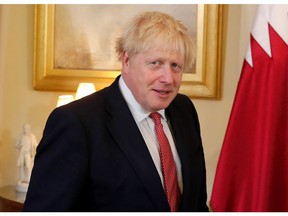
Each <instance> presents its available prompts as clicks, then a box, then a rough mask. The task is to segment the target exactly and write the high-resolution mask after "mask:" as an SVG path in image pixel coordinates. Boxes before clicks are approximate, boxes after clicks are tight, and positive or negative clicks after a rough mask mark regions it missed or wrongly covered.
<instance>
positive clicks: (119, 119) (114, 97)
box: [106, 79, 169, 211]
mask: <svg viewBox="0 0 288 216" xmlns="http://www.w3.org/2000/svg"><path fill="white" fill-rule="evenodd" d="M108 94H109V96H108V98H109V99H108V101H107V104H106V108H107V111H108V112H109V113H110V115H111V120H110V121H109V122H108V123H107V127H108V128H109V130H110V132H111V134H112V136H114V138H115V140H116V142H117V144H118V145H119V146H120V148H121V150H122V151H123V153H124V154H125V156H126V157H127V159H128V160H129V162H130V164H131V166H132V167H133V169H134V171H135V172H136V173H137V175H138V177H139V179H140V181H141V182H142V183H143V185H144V186H145V188H146V190H147V193H148V194H149V196H150V197H151V199H152V200H153V202H154V203H155V206H156V207H157V208H158V209H159V210H160V211H165V210H169V205H168V202H167V199H166V196H165V193H164V190H163V189H162V184H161V180H160V178H159V175H158V172H157V170H156V168H155V165H154V163H153V160H152V158H151V156H150V153H149V150H148V148H147V146H146V144H145V141H144V139H143V138H142V135H141V133H140V131H139V129H138V127H137V124H136V123H135V121H134V118H133V116H132V114H131V112H130V110H129V108H128V106H127V104H126V102H125V100H124V98H123V96H122V94H121V92H120V89H119V87H118V79H117V80H116V81H115V82H114V83H113V84H112V86H111V87H110V89H109V92H108Z"/></svg>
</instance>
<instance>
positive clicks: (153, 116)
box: [149, 112, 161, 124]
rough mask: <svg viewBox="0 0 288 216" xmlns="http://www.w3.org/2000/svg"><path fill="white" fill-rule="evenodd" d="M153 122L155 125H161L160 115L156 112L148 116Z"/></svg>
mask: <svg viewBox="0 0 288 216" xmlns="http://www.w3.org/2000/svg"><path fill="white" fill-rule="evenodd" d="M149 116H150V117H151V118H152V119H153V120H154V122H155V124H159V123H161V115H160V114H159V113H158V112H153V113H150V115H149Z"/></svg>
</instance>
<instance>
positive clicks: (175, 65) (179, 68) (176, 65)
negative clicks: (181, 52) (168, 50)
mask: <svg viewBox="0 0 288 216" xmlns="http://www.w3.org/2000/svg"><path fill="white" fill-rule="evenodd" d="M171 66H172V67H173V68H175V69H177V70H181V69H182V67H181V66H180V65H178V64H176V63H172V64H171Z"/></svg>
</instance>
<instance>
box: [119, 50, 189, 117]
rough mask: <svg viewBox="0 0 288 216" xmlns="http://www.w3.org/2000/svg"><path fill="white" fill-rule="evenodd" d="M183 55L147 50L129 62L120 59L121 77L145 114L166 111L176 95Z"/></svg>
mask: <svg viewBox="0 0 288 216" xmlns="http://www.w3.org/2000/svg"><path fill="white" fill-rule="evenodd" d="M183 66H184V55H181V54H180V53H178V52H166V51H162V50H159V49H150V50H147V51H145V52H141V53H138V54H137V55H136V56H134V57H133V58H129V56H128V54H127V52H124V53H123V57H122V76H123V79H124V81H125V83H126V85H127V86H128V87H129V89H130V90H131V92H132V94H133V96H134V97H135V99H136V100H137V102H138V103H139V104H140V105H141V106H142V107H143V108H144V109H145V110H147V111H149V112H154V111H157V110H160V109H165V108H166V107H167V106H168V105H169V104H170V103H171V101H172V100H173V99H174V98H175V96H176V95H177V93H178V91H179V88H180V84H181V79H182V74H183Z"/></svg>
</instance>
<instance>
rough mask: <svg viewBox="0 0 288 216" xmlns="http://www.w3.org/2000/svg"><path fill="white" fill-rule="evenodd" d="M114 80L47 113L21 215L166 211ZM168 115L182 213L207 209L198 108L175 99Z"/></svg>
mask: <svg viewBox="0 0 288 216" xmlns="http://www.w3.org/2000/svg"><path fill="white" fill-rule="evenodd" d="M118 80H119V77H118V78H117V79H116V80H115V82H114V83H113V84H112V85H111V86H110V87H108V88H105V89H103V90H101V91H99V92H96V93H94V94H92V95H90V96H87V97H85V98H83V99H80V100H78V101H75V102H73V103H70V104H68V105H65V106H62V107H60V108H57V109H55V110H54V111H53V112H52V113H51V115H50V116H49V118H48V120H47V123H46V126H45V129H44V132H43V138H42V140H41V142H40V144H39V145H38V147H37V154H36V157H35V163H34V168H33V172H32V176H31V180H30V185H29V189H28V193H27V197H26V201H25V203H24V211H102V212H104V211H110V212H113V211H125V212H128V211H134V212H139V211H153V212H156V211H169V205H168V202H167V199H166V196H165V193H164V190H163V187H162V185H161V181H160V178H159V175H158V173H157V170H156V168H155V165H154V163H153V161H152V158H151V156H150V154H149V151H148V149H147V147H146V144H145V142H144V140H143V138H142V136H141V133H140V131H139V129H138V127H137V125H136V123H135V121H134V119H133V116H132V114H131V113H130V110H129V108H128V106H127V104H126V102H125V100H124V98H123V96H122V94H121V92H120V89H119V86H118ZM165 112H166V115H167V117H168V119H169V121H170V124H171V127H172V130H173V135H174V139H175V144H176V148H177V151H178V154H179V157H180V160H181V164H182V175H183V188H184V189H183V194H182V198H181V204H180V211H208V208H207V205H206V199H207V197H206V170H205V163H204V155H203V148H202V143H201V137H200V128H199V123H198V117H197V113H196V110H195V108H194V106H193V104H192V102H191V100H190V99H189V98H188V97H186V96H183V95H180V94H179V95H177V97H176V98H175V99H174V101H173V102H172V103H171V104H170V106H169V107H168V108H167V109H166V111H165Z"/></svg>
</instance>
